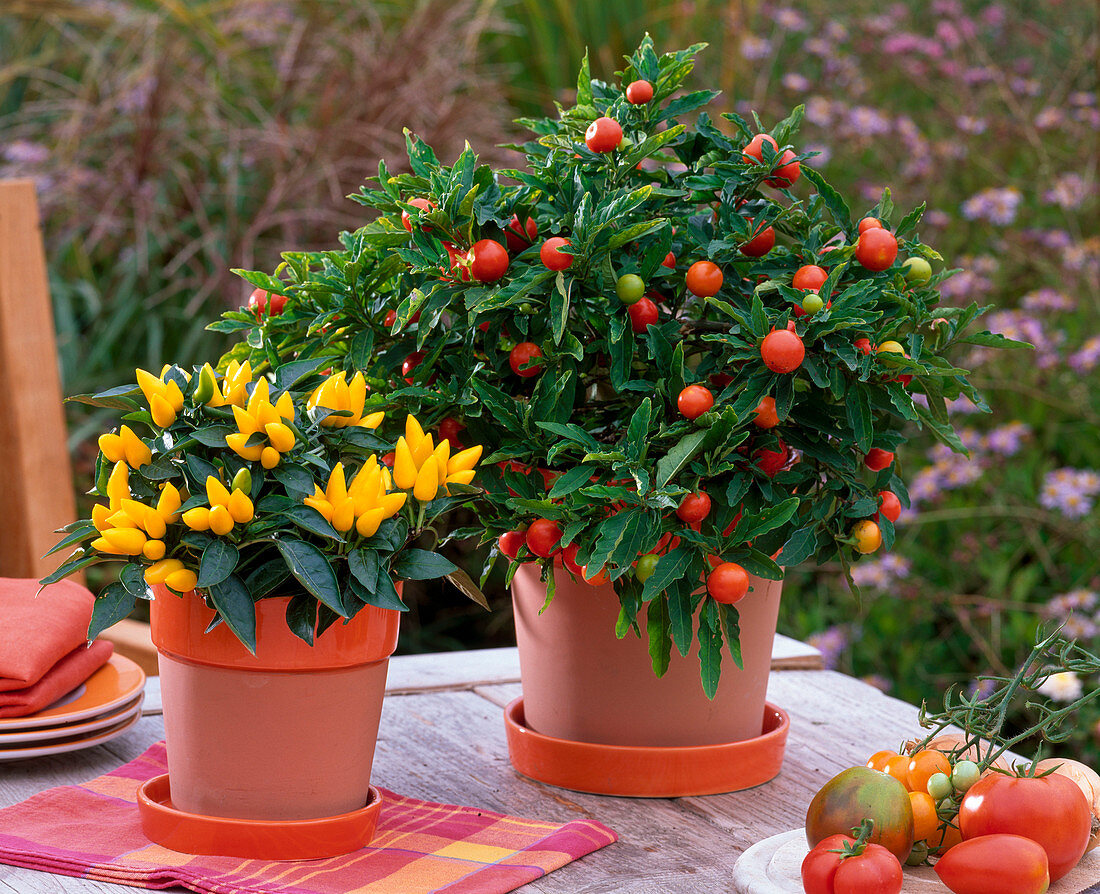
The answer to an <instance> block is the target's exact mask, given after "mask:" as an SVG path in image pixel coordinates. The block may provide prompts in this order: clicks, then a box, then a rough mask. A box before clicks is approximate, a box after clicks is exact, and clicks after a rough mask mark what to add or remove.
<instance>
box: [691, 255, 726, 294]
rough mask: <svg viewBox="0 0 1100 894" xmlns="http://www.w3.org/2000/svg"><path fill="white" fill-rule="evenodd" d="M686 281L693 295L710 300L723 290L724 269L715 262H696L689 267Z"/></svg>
mask: <svg viewBox="0 0 1100 894" xmlns="http://www.w3.org/2000/svg"><path fill="white" fill-rule="evenodd" d="M685 281H686V284H687V287H688V291H689V292H691V294H693V295H698V296H699V297H700V298H710V297H711V296H712V295H717V294H718V290H719V289H721V288H722V268H720V267H719V266H718V265H717V264H715V263H714V262H713V261H696V262H695V263H694V264H692V265H691V266H690V267H688V271H687V277H686V279H685Z"/></svg>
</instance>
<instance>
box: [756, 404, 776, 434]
mask: <svg viewBox="0 0 1100 894" xmlns="http://www.w3.org/2000/svg"><path fill="white" fill-rule="evenodd" d="M755 412H756V416H755V417H754V418H753V420H752V421H753V423H755V424H756V426H757V427H758V428H775V427H776V426H777V425H779V415H778V414H777V413H776V412H775V398H774V397H765V398H763V399H762V400H761V401H760V403H758V404H757V405H756V411H755Z"/></svg>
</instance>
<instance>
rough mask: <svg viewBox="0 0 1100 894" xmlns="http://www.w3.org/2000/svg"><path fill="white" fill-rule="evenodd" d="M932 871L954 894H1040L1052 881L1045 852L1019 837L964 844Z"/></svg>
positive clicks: (986, 838) (990, 837) (985, 837)
mask: <svg viewBox="0 0 1100 894" xmlns="http://www.w3.org/2000/svg"><path fill="white" fill-rule="evenodd" d="M934 868H935V870H936V875H938V876H939V877H940V881H942V882H943V883H944V884H945V885H947V887H948V888H950V889H951V890H952V891H954V892H955V894H1043V892H1044V891H1046V889H1047V887H1048V885H1049V884H1050V882H1051V881H1052V879H1051V876H1050V872H1049V867H1048V862H1047V855H1046V853H1045V852H1044V851H1043V849H1042V847H1040V846H1039V845H1038V844H1036V843H1035V842H1034V841H1033V840H1031V839H1030V838H1024V837H1023V836H1022V835H982V836H979V837H978V838H973V839H970V840H969V841H963V842H961V843H960V844H957V845H955V846H954V847H953V848H951V850H949V851H948V852H947V853H946V854H944V855H943V856H942V857H940V859H939V860H938V861H937V863H936V865H935V867H934Z"/></svg>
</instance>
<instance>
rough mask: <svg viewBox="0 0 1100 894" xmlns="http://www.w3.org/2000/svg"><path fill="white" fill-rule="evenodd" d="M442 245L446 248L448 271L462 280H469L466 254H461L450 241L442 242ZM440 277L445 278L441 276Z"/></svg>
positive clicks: (468, 261) (468, 265)
mask: <svg viewBox="0 0 1100 894" xmlns="http://www.w3.org/2000/svg"><path fill="white" fill-rule="evenodd" d="M443 247H444V248H445V249H446V250H447V260H448V262H449V267H448V271H449V272H450V273H452V274H455V275H457V276H458V277H459V279H461V280H462V281H463V282H469V281H470V259H469V256H468V255H464V254H462V253H461V252H460V251H459V250H458V249H457V248H455V247H454V246H453V245H452V244H451V243H450V242H444V243H443ZM440 278H441V279H447V278H448V277H446V276H443V277H440Z"/></svg>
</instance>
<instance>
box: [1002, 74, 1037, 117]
mask: <svg viewBox="0 0 1100 894" xmlns="http://www.w3.org/2000/svg"><path fill="white" fill-rule="evenodd" d="M1008 87H1009V89H1010V90H1011V91H1012V92H1013V93H1018V94H1019V95H1020V96H1038V95H1039V94H1040V93H1042V92H1043V85H1042V84H1040V83H1039V82H1038V81H1037V80H1035V79H1034V78H1013V79H1012V80H1011V81H1009V82H1008ZM1036 123H1037V122H1036Z"/></svg>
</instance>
